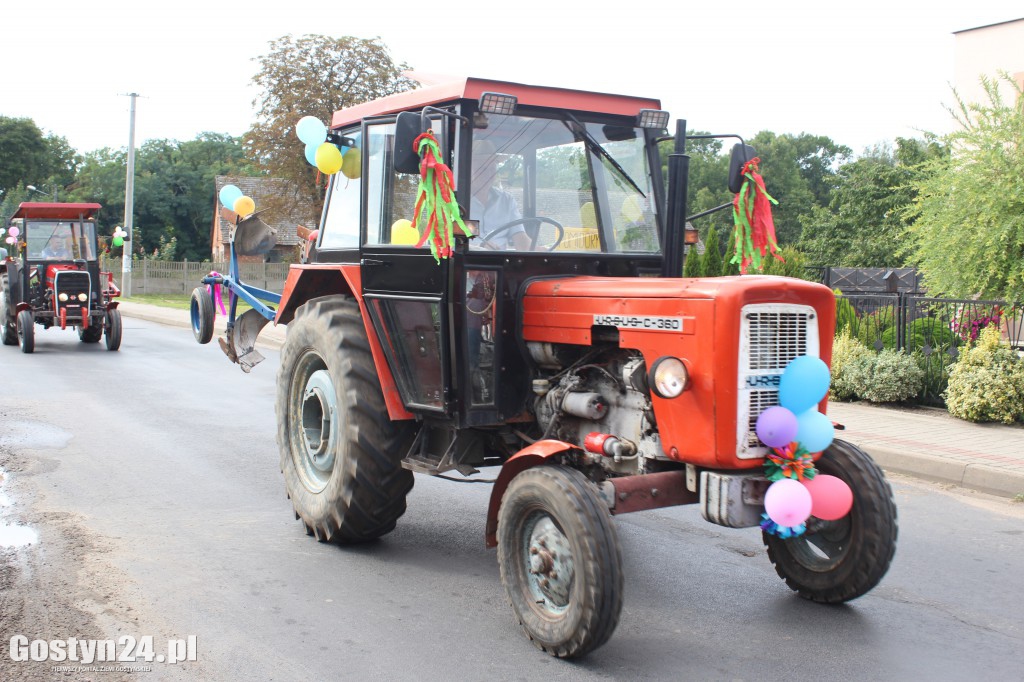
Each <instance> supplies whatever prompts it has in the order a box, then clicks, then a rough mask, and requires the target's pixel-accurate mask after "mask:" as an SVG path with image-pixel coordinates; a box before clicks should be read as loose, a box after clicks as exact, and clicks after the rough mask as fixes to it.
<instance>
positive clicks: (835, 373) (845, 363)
mask: <svg viewBox="0 0 1024 682" xmlns="http://www.w3.org/2000/svg"><path fill="white" fill-rule="evenodd" d="M869 355H872V353H871V351H869V350H868V349H867V348H865V347H864V344H862V343H861V342H860V341H858V340H857V339H855V338H854V337H853V335H852V334H851V333H850V330H849V329H848V328H846V329H843V330H841V331H840V332H839V334H838V335H837V336H836V340H835V343H833V344H832V387H831V392H830V394H831V397H832V399H833V400H851V399H853V398H855V397H857V392H856V391H855V390H854V386H853V384H852V383H851V382H850V375H849V367H850V365H851V364H853V363H855V362H858V361H859V360H861V359H865V358H867V357H868V356H869Z"/></svg>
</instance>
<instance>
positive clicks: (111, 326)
mask: <svg viewBox="0 0 1024 682" xmlns="http://www.w3.org/2000/svg"><path fill="white" fill-rule="evenodd" d="M103 331H104V332H105V333H106V335H107V350H117V349H118V348H120V347H121V311H120V310H118V309H117V308H111V309H110V310H108V311H107V316H106V320H105V323H104V325H103Z"/></svg>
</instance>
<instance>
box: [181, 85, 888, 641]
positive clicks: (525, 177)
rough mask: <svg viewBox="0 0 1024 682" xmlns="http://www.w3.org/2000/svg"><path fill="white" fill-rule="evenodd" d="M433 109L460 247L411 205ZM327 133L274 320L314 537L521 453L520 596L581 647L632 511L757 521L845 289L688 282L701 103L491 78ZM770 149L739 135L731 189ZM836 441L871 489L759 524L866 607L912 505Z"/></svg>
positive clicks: (545, 636)
mask: <svg viewBox="0 0 1024 682" xmlns="http://www.w3.org/2000/svg"><path fill="white" fill-rule="evenodd" d="M428 128H429V129H430V130H432V131H433V134H434V135H435V136H436V139H437V141H438V146H439V150H440V155H441V157H442V158H441V159H440V160H442V161H443V162H444V163H445V164H447V165H448V166H449V167H450V168H451V169H452V170H453V176H452V177H453V181H454V189H455V194H454V197H455V201H457V205H458V207H459V210H460V211H461V212H462V215H463V217H464V218H465V221H466V223H467V225H468V227H469V232H471V233H472V236H466V235H463V234H461V233H460V231H459V230H456V232H455V240H454V244H453V251H452V253H451V255H450V257H448V258H442V259H440V260H437V259H435V257H434V255H433V254H432V253H431V251H430V250H429V249H428V248H427V246H428V245H419V244H420V242H421V239H422V237H423V229H424V227H425V221H421V222H420V230H415V229H413V228H412V226H411V225H410V224H409V221H412V220H413V218H414V213H415V210H416V202H417V188H418V184H419V181H420V171H421V168H420V161H421V159H420V157H419V156H418V155H417V151H416V149H415V148H414V140H415V139H416V138H417V137H418V136H420V135H421V133H423V132H424V131H425V130H427V129H428ZM328 141H330V142H334V143H335V144H337V145H338V146H339V148H344V149H345V151H344V161H345V164H344V165H343V166H342V172H341V173H338V174H337V175H335V176H333V178H332V180H331V182H330V186H329V189H328V191H327V197H326V203H325V206H324V209H323V217H322V220H321V223H320V226H319V234H318V236H317V241H316V244H315V249H314V250H312V252H311V255H310V262H307V263H303V264H300V265H293V266H292V268H291V270H290V272H289V275H288V279H287V282H286V284H285V288H284V292H283V294H282V297H281V300H280V304H279V307H278V308H277V309H276V312H275V313H274V319H275V322H276V323H285V324H287V325H288V333H287V340H286V342H285V345H284V347H283V349H282V351H281V363H280V370H279V374H278V391H277V401H276V412H277V423H278V431H277V440H278V444H279V446H280V451H281V469H282V471H283V473H284V479H285V485H286V488H287V492H288V495H289V497H290V498H291V501H292V504H293V506H294V510H295V514H296V517H297V518H298V519H300V520H301V521H302V523H303V525H304V526H305V529H306V531H307V532H308V533H309V534H310V535H312V536H315V537H316V538H317V539H318V540H320V541H321V542H336V543H341V544H346V543H356V542H361V541H367V540H371V539H374V538H378V537H380V536H382V535H385V534H386V533H388V532H389V531H391V530H392V529H393V528H394V527H395V524H396V522H397V521H398V519H399V517H401V516H402V514H403V513H404V512H405V510H406V501H405V500H406V495H407V494H408V493H409V491H410V490H411V489H412V487H413V473H414V472H415V473H419V474H422V475H428V476H436V475H440V474H445V473H446V472H453V471H454V472H458V473H459V474H461V475H463V476H473V475H475V474H477V473H478V470H479V469H480V468H484V467H498V469H497V474H496V476H495V477H494V479H493V483H494V486H493V492H492V493H491V501H490V508H489V510H488V514H487V519H486V524H485V532H484V537H485V540H486V543H487V545H488V546H492V547H493V546H497V550H498V551H497V553H498V562H499V565H500V569H501V576H502V581H503V582H504V585H505V588H506V591H507V594H508V599H509V602H510V603H511V606H512V609H513V611H514V612H515V615H516V618H517V619H518V621H519V623H520V624H521V625H522V627H523V629H524V630H525V632H526V634H527V635H528V636H529V637H530V639H531V640H533V641H534V642H535V643H536V645H537V646H538V647H540V648H541V649H542V650H544V651H546V652H548V653H550V654H552V655H555V656H560V657H576V656H581V655H583V654H585V653H587V652H588V651H591V650H593V649H594V648H596V647H598V646H600V645H601V644H603V643H604V642H605V641H607V640H608V638H609V637H610V636H611V635H612V632H613V631H614V629H615V627H616V624H617V622H618V620H619V615H620V611H621V608H622V587H623V579H624V577H623V562H622V555H621V550H620V546H619V541H618V539H617V535H616V530H615V525H614V524H613V522H612V516H613V515H617V514H623V513H627V512H633V511H639V510H645V509H653V508H658V507H666V506H671V505H682V504H696V505H699V507H700V509H701V511H702V513H703V516H704V517H705V518H706V519H707V520H708V521H710V522H712V523H716V524H720V525H724V526H729V527H734V528H739V527H757V526H759V525H760V523H761V521H762V513H763V512H764V511H765V505H764V495H765V490H766V488H767V485H768V481H767V480H766V477H765V467H764V464H765V458H766V455H767V454H768V452H769V450H768V448H767V447H766V446H765V445H764V444H763V443H762V442H761V441H760V440H759V439H758V436H757V433H756V429H755V427H756V421H757V419H758V416H759V415H760V413H761V412H762V411H764V410H765V409H766V408H768V407H771V406H774V405H776V404H777V403H778V396H779V385H780V376H782V374H783V371H784V369H785V368H786V367H787V365H788V364H789V363H790V362H791V361H793V360H794V359H795V358H798V357H802V356H810V357H811V358H820V359H821V360H822V361H824V362H825V363H828V362H829V361H830V359H831V351H832V337H833V331H834V325H835V300H834V297H833V294H832V292H831V291H830V290H829V289H828V288H827V287H824V286H822V285H819V284H815V283H810V282H806V281H802V280H795V279H788V278H780V277H768V276H754V275H751V276H737V277H720V278H713V279H685V278H682V277H681V276H680V275H681V273H682V263H683V258H684V243H685V241H686V237H687V235H686V229H685V225H686V217H687V213H686V194H687V171H688V165H687V164H688V161H689V159H688V157H687V156H686V153H685V152H686V144H687V134H686V125H685V122H684V121H679V122H677V123H676V125H675V132H674V134H670V133H669V131H668V113H667V112H664V111H661V110H660V109H659V102H658V101H657V100H651V99H643V98H636V97H625V96H614V95H607V94H599V93H592V92H579V91H572V90H565V89H558V88H549V87H531V86H526V85H520V84H514V83H506V82H495V81H486V80H479V79H472V78H471V79H465V80H461V81H458V82H454V83H449V84H444V85H437V86H432V87H427V88H424V89H421V90H416V91H413V92H407V93H402V94H398V95H393V96H390V97H386V98H383V99H381V100H378V101H374V102H371V103H368V104H362V105H359V106H355V107H351V108H348V109H343V110H341V111H338V112H337V113H336V114H335V115H334V119H333V122H332V125H331V127H330V134H329V137H328ZM667 141H672V143H671V144H670V145H667V144H662V143H666V142H667ZM659 145H661V146H668V147H669V148H674V151H673V152H672V153H671V154H669V155H668V160H667V169H668V172H667V174H666V173H665V172H664V171H663V159H662V158H661V156H660V155H659ZM752 152H753V150H752V149H751V148H750V147H748V146H746V145H744V144H742V143H741V144H737V145H736V146H735V147H734V149H733V160H732V161H733V163H732V164H731V165H732V169H733V170H732V172H731V176H732V177H731V178H730V187H731V189H733V191H736V188H737V187H738V186H739V184H738V183H739V182H740V180H741V178H740V170H739V169H740V168H742V166H743V164H744V162H745V161H746V160H747V159H749V158H750V157H751V156H752ZM350 155H354V156H350ZM666 175H667V177H666ZM197 335H198V333H197ZM242 336H247V338H248V341H247V344H248V346H249V348H245V347H242V348H236V350H237V351H238V355H244V354H245V353H246V352H247V350H250V349H251V344H252V343H253V341H254V337H252V335H242ZM242 336H240V337H239V338H235V339H233V340H232V344H234V345H238V344H242V345H245V342H243V339H242ZM247 369H248V368H247ZM815 402H816V403H817V399H815ZM817 406H818V408H820V409H821V410H822V411H824V409H825V407H826V400H825V399H822V400H821V401H820V403H818V404H817ZM813 457H814V460H815V466H816V467H817V470H818V471H820V472H822V473H826V474H830V475H832V476H834V477H838V478H839V479H842V481H845V482H846V483H847V484H848V486H849V488H850V489H852V493H853V498H854V502H853V506H852V508H851V509H850V511H849V513H847V514H846V515H845V516H843V517H842V518H839V519H833V520H824V519H819V518H815V517H813V516H812V517H811V518H810V519H808V520H807V523H806V532H805V533H804V534H802V535H799V536H797V537H788V538H783V537H781V536H780V535H775V534H770V533H765V534H764V543H765V545H766V547H767V553H768V557H769V559H770V560H771V561H772V563H773V564H774V565H775V567H776V570H777V571H778V573H779V575H780V576H781V577H782V578H783V579H784V580H785V581H786V583H787V585H788V586H789V587H790V588H791V589H792V590H794V591H796V592H797V593H798V594H799V595H800V596H802V597H804V598H806V599H810V600H814V601H818V602H825V603H837V602H845V601H848V600H851V599H854V598H856V597H859V596H861V595H863V594H864V593H866V592H868V591H869V590H871V589H872V588H873V587H874V586H875V585H876V584H877V583H878V582H879V581H880V580H881V579H882V577H883V575H884V574H885V573H886V571H887V570H888V567H889V565H890V562H891V559H892V556H893V553H894V551H895V542H896V507H895V505H894V502H893V499H892V492H891V490H890V487H889V485H888V483H887V482H886V480H885V478H884V476H883V473H882V471H881V470H880V469H879V467H878V466H877V465H876V464H875V463H874V462H873V461H872V460H871V459H870V458H869V457H868V456H867V455H866V454H865V453H864V452H862V451H861V450H859V449H858V448H856V447H854V446H853V445H850V444H848V443H845V442H842V441H840V440H835V441H833V442H832V443H831V445H829V446H828V447H827V448H825V449H824V451H823V452H820V453H815V454H814V455H813ZM446 478H452V479H453V480H460V479H459V478H458V477H457V476H451V475H449V476H446ZM471 480H478V479H471Z"/></svg>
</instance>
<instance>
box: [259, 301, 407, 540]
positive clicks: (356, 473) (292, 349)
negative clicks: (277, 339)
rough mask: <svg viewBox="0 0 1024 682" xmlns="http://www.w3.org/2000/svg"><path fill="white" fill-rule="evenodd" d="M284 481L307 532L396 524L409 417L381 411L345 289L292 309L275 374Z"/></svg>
mask: <svg viewBox="0 0 1024 682" xmlns="http://www.w3.org/2000/svg"><path fill="white" fill-rule="evenodd" d="M275 409H276V412H277V424H278V427H277V443H278V447H279V448H280V450H281V472H282V473H283V474H284V480H285V488H286V490H287V492H288V497H289V498H291V501H292V506H293V507H294V509H295V516H296V518H298V519H301V521H302V523H303V524H304V525H305V527H306V532H307V533H309V534H311V535H315V536H316V538H317V539H318V540H320V541H321V542H336V543H339V544H346V543H354V542H364V541H367V540H372V539H374V538H378V537H380V536H382V535H385V534H386V533H389V532H390V531H391V530H393V529H394V527H395V523H396V522H397V521H398V518H399V517H400V516H401V515H402V514H404V513H405V497H406V495H407V494H408V493H409V491H410V490H411V489H412V486H413V475H412V472H411V471H408V470H406V469H403V468H402V466H401V463H400V462H401V460H402V458H403V457H404V456H405V454H406V450H407V449H408V447H409V444H410V437H411V434H412V430H411V423H407V422H393V421H391V420H390V419H389V417H388V412H387V408H386V407H385V404H384V397H383V395H382V393H381V388H380V382H379V380H378V379H377V371H376V368H375V367H374V363H373V356H372V355H371V354H370V345H369V342H368V340H367V337H366V329H365V327H364V326H363V320H362V317H361V316H360V313H359V306H358V305H357V304H356V303H355V302H354V301H353V300H351V299H349V298H346V297H344V296H325V297H322V298H315V299H312V300H310V301H308V302H307V303H306V304H305V305H303V306H301V307H299V309H298V310H296V311H295V319H294V320H292V321H291V322H289V323H288V334H287V336H286V338H285V344H284V347H283V348H282V349H281V366H280V370H279V372H278V376H277V401H276V405H275Z"/></svg>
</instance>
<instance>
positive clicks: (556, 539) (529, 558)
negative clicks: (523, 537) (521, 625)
mask: <svg viewBox="0 0 1024 682" xmlns="http://www.w3.org/2000/svg"><path fill="white" fill-rule="evenodd" d="M528 531H529V532H528V535H527V554H526V562H527V570H528V573H527V577H528V582H529V585H530V591H531V592H532V593H533V594H534V597H535V601H537V602H538V603H545V604H547V606H549V607H552V608H554V609H555V610H564V609H565V608H566V607H568V605H569V594H570V592H571V590H572V583H573V579H574V578H575V573H576V571H575V564H574V561H573V557H572V547H571V546H570V545H569V539H568V538H567V537H565V535H564V534H563V533H562V531H561V530H559V528H558V526H556V525H555V522H554V521H553V520H552V519H551V517H550V516H547V515H538V518H536V519H535V520H534V521H533V523H531V524H530V525H529V527H528Z"/></svg>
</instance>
